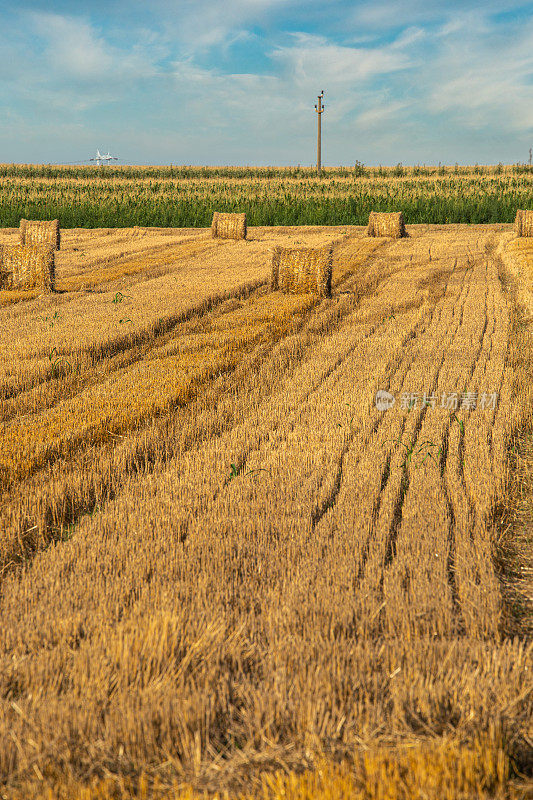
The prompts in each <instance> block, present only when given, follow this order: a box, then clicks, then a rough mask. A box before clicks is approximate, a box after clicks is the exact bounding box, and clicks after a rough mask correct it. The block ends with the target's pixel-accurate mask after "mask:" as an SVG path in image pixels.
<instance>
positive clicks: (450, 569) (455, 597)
mask: <svg viewBox="0 0 533 800" xmlns="http://www.w3.org/2000/svg"><path fill="white" fill-rule="evenodd" d="M487 249H488V248H487ZM481 258H482V259H483V261H484V262H485V264H487V255H486V254H483V255H482V256H481ZM474 266H475V264H474V265H473V267H474ZM470 273H471V275H472V274H473V272H472V270H471V271H470ZM485 276H486V287H487V288H486V290H485V296H484V320H483V327H482V331H481V333H480V335H479V344H478V347H477V350H476V352H475V354H474V356H473V358H472V363H471V366H470V368H469V375H468V377H467V378H466V380H465V389H466V387H467V385H468V383H469V381H470V379H471V377H472V375H473V374H474V371H475V369H476V367H479V365H480V363H481V362H480V356H481V353H482V352H483V348H484V343H485V338H486V336H487V335H488V336H489V341H491V339H490V336H491V335H492V331H491V332H490V333H489V334H487V326H488V317H489V315H488V297H489V282H488V271H487V268H486V269H485ZM470 288H472V280H470V284H469V289H470ZM467 296H468V293H467V295H466V296H465V299H464V302H463V304H462V305H461V309H460V314H459V318H460V324H461V325H462V323H463V319H464V309H465V306H466V300H467ZM492 327H493V328H494V327H495V323H494V324H493V326H492ZM459 328H460V326H459V327H457V328H456V330H455V332H454V333H453V336H455V335H456V333H457V331H458V330H459ZM490 350H491V348H489V351H488V354H487V356H486V357H485V359H484V360H485V361H488V359H489V358H490ZM445 355H446V354H445V353H444V355H443V359H442V361H441V364H440V366H439V370H438V372H437V375H436V376H435V380H434V386H433V388H432V390H431V391H432V392H433V391H434V390H435V388H436V384H437V382H438V377H439V374H440V371H441V369H442V366H443V363H444V359H445ZM423 413H425V410H424V412H423ZM421 424H422V415H421V418H419V421H418V422H417V431H416V437H417V438H418V434H419V431H420V429H421ZM451 424H452V422H451V419H450V420H449V421H448V423H447V424H446V426H445V428H444V431H443V433H442V441H443V448H442V453H441V459H440V464H439V467H440V475H441V484H442V486H441V488H442V491H443V497H444V500H445V504H446V507H447V511H448V514H449V519H450V522H449V524H448V531H447V534H448V546H449V550H448V557H447V564H446V573H447V579H448V584H449V588H450V594H451V599H452V604H453V607H454V609H455V611H456V615H457V620H458V623H459V625H460V626H462V628H464V620H463V617H462V610H461V607H460V603H459V593H458V587H457V582H456V578H455V571H454V566H455V565H454V557H455V524H456V515H455V508H454V503H453V500H452V497H451V495H450V492H449V487H448V484H447V480H446V464H447V459H448V442H449V431H450V426H451ZM463 449H464V435H463V432H462V429H461V433H460V441H459V448H458V456H459V462H461V460H462V457H463ZM459 469H460V470H461V471H460V474H461V479H462V482H463V490H464V494H465V499H466V487H464V475H463V472H462V468H461V467H460V464H459ZM403 472H404V474H403V476H402V484H401V491H400V496H399V501H398V504H397V507H396V509H395V512H396V513H395V522H396V523H397V524H395V525H394V526H393V528H392V529H391V534H392V537H393V544H394V541H395V537H396V536H397V534H398V531H399V525H400V522H401V507H402V506H403V502H404V500H405V497H406V495H407V491H408V488H409V483H408V474H407V470H406V469H405V466H404V470H403ZM469 510H470V519H473V518H474V513H475V509H474V507H473V506H472V504H471V503H470V502H469ZM397 515H399V516H400V519H398V516H397ZM472 530H473V528H471V529H470V534H471V535H472ZM390 555H391V554H390V553H389V556H390ZM391 560H392V558H389V563H390V561H391ZM383 579H384V575H382V577H381V588H382V587H383Z"/></svg>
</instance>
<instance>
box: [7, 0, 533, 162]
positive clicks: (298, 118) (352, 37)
mask: <svg viewBox="0 0 533 800" xmlns="http://www.w3.org/2000/svg"><path fill="white" fill-rule="evenodd" d="M0 29H1V30H2V32H3V33H2V43H1V45H0V162H4V163H5V162H19V163H48V162H50V163H66V162H75V161H80V162H83V161H87V160H88V159H89V158H90V156H93V155H94V153H95V151H96V148H99V149H100V151H101V152H107V151H108V150H109V151H110V152H111V154H112V155H116V156H119V158H120V161H119V163H122V164H170V163H173V164H199V165H227V164H233V165H246V164H249V165H269V164H272V165H296V164H298V163H300V164H302V165H306V166H310V165H311V164H312V163H313V162H314V161H315V159H316V122H317V119H316V112H315V110H314V104H315V103H316V99H317V94H318V93H319V92H320V91H321V90H322V89H323V90H324V92H325V96H324V102H325V106H326V109H325V112H324V114H323V115H322V139H323V145H322V163H323V164H324V165H325V166H333V165H340V164H344V165H353V164H354V163H355V161H356V160H359V161H361V162H363V163H364V164H368V165H370V164H380V163H381V164H396V163H397V162H399V161H401V162H403V163H404V164H416V163H420V164H423V163H426V164H436V163H438V162H439V161H441V162H442V163H444V164H454V163H455V162H458V163H459V164H473V163H476V162H478V163H480V164H496V163H498V162H500V161H502V162H503V163H514V162H517V161H521V162H523V161H527V159H528V153H529V148H530V147H532V146H533V2H528V3H524V2H517V1H513V0H498V1H497V2H495V0H478V1H476V0H462V2H459V0H442V1H441V2H434V1H432V0H403V2H399V0H368V2H347V0H316V2H315V0H150V2H149V3H148V2H146V0H143V1H142V2H141V1H140V0H84V1H83V2H79V0H34V1H33V2H32V1H31V0H19V2H18V3H14V2H6V0H0Z"/></svg>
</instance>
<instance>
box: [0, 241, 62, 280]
mask: <svg viewBox="0 0 533 800" xmlns="http://www.w3.org/2000/svg"><path fill="white" fill-rule="evenodd" d="M54 256H55V251H54V247H53V246H52V245H49V244H44V245H43V244H27V245H23V244H11V245H7V244H5V245H0V286H1V288H3V289H33V288H36V287H39V288H42V289H44V290H45V291H52V290H53V289H54V287H55V261H54Z"/></svg>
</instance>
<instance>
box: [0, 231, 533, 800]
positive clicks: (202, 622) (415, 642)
mask: <svg viewBox="0 0 533 800" xmlns="http://www.w3.org/2000/svg"><path fill="white" fill-rule="evenodd" d="M408 233H409V238H407V239H402V240H398V241H392V240H390V239H379V238H378V239H369V238H367V237H366V235H365V229H364V228H362V227H357V226H340V227H334V228H332V227H324V228H320V227H300V228H259V227H252V228H250V229H249V236H248V240H246V241H239V242H236V241H217V240H213V239H211V237H210V233H209V231H207V230H205V229H198V228H196V229H194V228H191V229H143V228H140V229H98V230H92V231H88V230H83V229H70V230H64V231H62V249H61V251H60V252H59V253H58V254H57V255H56V289H57V291H56V292H55V293H52V294H51V295H40V294H39V292H38V291H35V292H26V293H24V292H6V291H3V292H0V332H1V335H2V344H1V347H2V360H1V362H0V387H1V388H0V391H1V401H2V406H1V408H2V415H1V428H0V503H1V505H0V571H1V576H2V577H1V579H0V580H1V582H0V698H1V699H0V710H1V711H0V776H1V778H2V781H3V783H2V785H1V786H0V795H1V796H2V797H6V798H9V799H10V800H11V799H13V800H14V799H15V798H35V799H36V798H43V800H44V798H52V797H53V798H55V797H58V798H64V799H65V800H66V799H67V798H69V800H70V798H72V800H76V799H79V800H82V798H86V800H89V798H105V797H117V798H124V799H125V798H127V797H136V798H137V797H138V798H140V797H154V798H163V797H169V798H178V797H181V796H183V797H189V798H192V797H196V796H197V794H195V793H198V792H201V791H203V790H207V791H209V792H216V791H218V792H220V793H221V794H220V797H222V796H223V795H222V792H223V791H225V790H226V791H228V792H229V793H230V796H231V797H232V798H234V797H237V796H238V795H239V793H241V794H242V793H244V794H246V796H253V797H264V798H273V799H274V798H282V797H283V798H288V800H296V798H298V799H301V800H304V799H305V798H309V800H311V798H313V800H315V798H317V799H318V798H324V800H325V799H326V798H331V800H332V799H333V798H337V797H346V798H348V797H350V798H383V800H385V799H386V798H405V799H406V800H407V798H414V797H417V798H418V797H420V798H431V799H432V800H433V798H434V799H435V800H437V798H450V800H451V798H454V800H455V798H493V797H494V798H496V797H498V798H507V797H508V798H519V797H525V796H526V794H527V791H528V786H529V785H530V783H529V781H530V780H531V761H530V756H531V751H532V743H533V728H532V725H531V719H532V716H533V714H532V712H533V705H532V698H531V690H532V687H533V681H532V670H533V659H532V655H533V646H532V643H531V637H530V633H531V626H530V619H531V617H530V612H531V593H532V592H531V580H530V578H531V570H530V566H529V567H528V565H527V564H528V559H530V555H531V526H532V518H531V504H530V501H529V500H528V498H530V497H531V475H532V472H533V470H532V467H531V465H532V449H533V447H532V445H533V440H532V436H533V418H532V413H531V409H532V400H533V391H532V386H531V374H532V367H533V356H532V349H531V335H532V334H531V331H532V325H531V316H532V315H531V306H529V307H528V301H529V302H530V300H531V296H532V293H531V287H532V285H531V276H532V275H533V270H532V269H531V265H532V263H533V258H532V250H533V248H532V247H531V240H523V241H522V242H517V241H515V240H514V233H513V230H512V226H511V225H504V224H501V225H453V226H452V225H408ZM17 236H18V233H17V231H16V230H15V229H2V230H1V231H0V243H8V242H9V241H15V240H16V239H17ZM327 242H334V243H335V249H334V265H333V282H332V284H333V291H332V297H331V298H328V299H320V298H317V297H315V296H313V295H309V294H305V295H294V296H293V295H283V294H281V293H280V292H277V291H276V292H272V291H270V289H269V287H268V279H269V272H270V248H271V247H272V246H274V245H277V244H281V245H284V246H291V245H293V244H294V245H298V244H301V245H304V246H318V245H321V244H325V243H327ZM378 390H381V391H384V392H388V393H389V395H391V396H392V397H393V398H394V404H393V405H392V406H391V407H389V408H388V409H386V410H383V409H380V408H377V407H376V403H375V396H376V392H377V391H378ZM528 515H529V516H528ZM186 787H189V788H186ZM198 796H199V795H198Z"/></svg>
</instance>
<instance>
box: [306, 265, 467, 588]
mask: <svg viewBox="0 0 533 800" xmlns="http://www.w3.org/2000/svg"><path fill="white" fill-rule="evenodd" d="M456 267H457V259H456V260H455V263H454V267H453V268H452V270H450V272H449V273H448V280H447V281H446V284H445V287H444V291H445V292H446V290H447V289H448V287H449V284H450V280H451V279H452V277H453V275H454V271H455V269H456ZM468 273H469V271H468V270H464V271H463V275H462V280H461V284H460V288H459V298H458V302H459V299H460V297H461V294H462V293H463V292H464V289H465V283H466V281H467V277H468ZM468 289H469V286H468V288H467V291H466V293H465V294H464V298H463V301H462V302H463V304H464V303H466V299H467V296H468ZM454 310H455V306H454ZM441 311H442V309H440V308H439V307H438V305H437V304H436V305H435V306H434V307H433V309H432V310H431V312H430V314H429V316H428V317H426V318H424V319H422V320H419V322H418V323H417V324H416V325H415V326H414V328H413V329H412V330H411V331H409V332H407V334H406V335H405V336H404V339H403V340H402V343H401V345H400V347H399V349H400V350H403V349H405V347H406V345H407V343H408V342H409V341H410V340H412V339H414V338H415V337H416V336H418V335H421V336H422V335H423V334H424V333H426V331H427V330H428V329H429V327H430V326H431V324H432V322H433V321H434V319H435V318H436V317H437V315H438V317H437V321H438V320H440V316H441ZM461 321H462V316H461ZM459 325H460V323H459V324H458V326H457V329H458V327H459ZM444 358H445V353H444V354H443V356H442V359H441V364H440V366H439V368H438V370H437V374H436V376H435V378H434V386H433V387H432V391H433V390H434V389H435V388H436V384H437V381H438V376H439V373H440V369H441V367H442V364H443V362H444ZM409 368H410V364H409V363H408V362H407V361H406V360H405V359H404V360H402V361H401V362H400V363H399V364H397V365H396V367H395V366H394V358H392V359H390V360H389V363H388V364H387V366H386V368H385V377H384V378H383V381H384V383H383V385H384V386H385V387H386V389H387V390H388V389H390V384H391V381H392V380H393V378H395V377H398V376H400V379H401V381H402V382H403V380H404V379H405V377H406V374H407V372H408V370H409ZM426 411H427V408H426V409H424V410H423V411H422V412H421V413H420V414H419V416H418V418H417V420H416V423H415V430H414V442H415V443H416V441H417V439H418V433H419V431H420V428H421V426H422V423H423V419H424V417H425V413H426ZM383 419H384V416H383V415H382V416H381V417H378V418H377V419H376V421H375V422H374V424H373V425H372V427H371V429H370V431H369V432H368V434H367V435H366V436H365V438H364V439H363V442H362V444H361V447H360V452H361V453H362V452H363V451H364V450H365V449H366V448H367V447H368V444H369V443H370V441H371V440H372V438H373V437H374V436H375V434H376V433H377V432H378V431H379V429H380V427H381V425H382V423H383ZM406 422H407V418H404V419H403V420H402V421H401V423H400V424H401V432H400V438H401V436H402V435H403V433H404V431H405V427H406ZM355 435H356V431H354V432H353V434H352V436H351V439H350V441H349V442H348V446H347V447H344V448H343V451H342V454H341V457H340V463H339V467H338V470H337V475H336V480H335V484H334V491H333V492H331V493H330V495H329V497H328V498H327V499H326V501H325V502H323V503H322V504H321V506H320V509H319V513H317V510H315V511H314V512H313V515H312V518H313V520H314V524H313V526H312V529H313V531H314V528H315V527H316V524H318V522H319V521H320V519H321V518H322V517H323V516H324V514H325V513H326V512H327V511H328V510H329V509H330V508H332V507H333V506H334V504H335V501H336V499H337V497H338V494H339V492H340V489H341V485H342V462H343V460H344V457H345V455H346V453H347V452H348V449H349V446H350V445H351V443H352V441H353V439H354V438H355ZM392 457H393V453H392V452H391V453H389V454H388V456H387V457H386V461H385V465H384V467H383V471H382V475H381V484H380V492H379V494H378V497H377V499H376V501H375V503H374V506H373V509H372V519H373V520H374V526H375V525H376V524H377V522H378V516H379V511H380V507H381V503H382V500H383V492H384V490H385V488H386V486H387V484H388V481H389V477H390V463H391V460H392ZM359 461H360V457H359V458H357V459H356V461H355V464H354V467H353V468H354V469H356V468H357V464H358V463H359ZM408 486H409V481H408V475H407V468H406V466H405V465H404V466H403V467H402V480H401V482H400V487H399V495H398V497H397V499H396V502H395V505H394V513H393V521H392V524H391V528H390V530H389V534H388V542H387V544H386V546H385V561H386V563H391V562H392V558H393V553H394V547H395V540H396V536H397V533H398V531H399V527H400V524H401V509H402V506H403V500H404V497H405V494H406V492H407V489H408ZM370 543H371V536H370V535H369V536H368V537H367V539H366V541H365V542H364V543H363V544H362V546H361V556H360V567H359V570H358V574H357V580H358V581H360V580H362V579H363V577H364V574H365V570H366V564H367V560H368V554H369V548H370ZM382 582H383V575H382V578H381V586H382Z"/></svg>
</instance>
